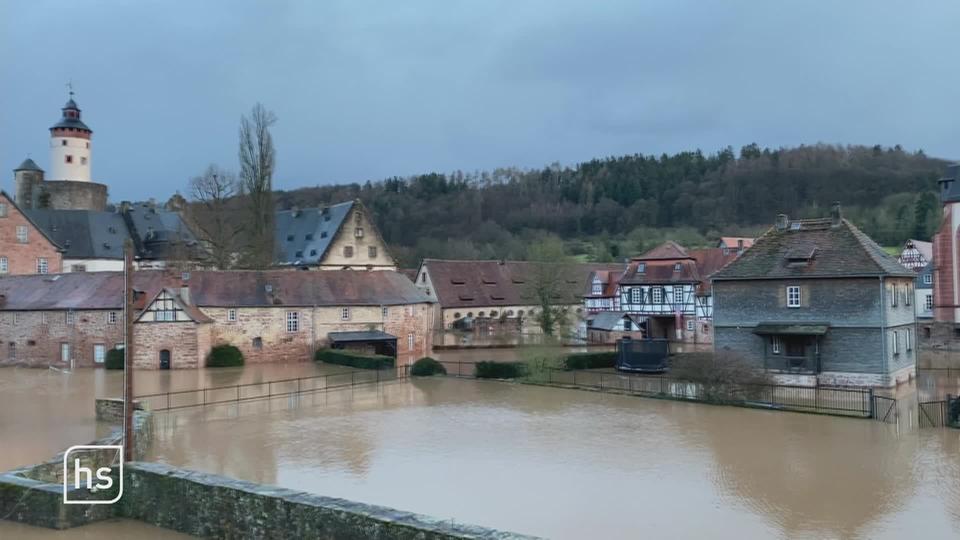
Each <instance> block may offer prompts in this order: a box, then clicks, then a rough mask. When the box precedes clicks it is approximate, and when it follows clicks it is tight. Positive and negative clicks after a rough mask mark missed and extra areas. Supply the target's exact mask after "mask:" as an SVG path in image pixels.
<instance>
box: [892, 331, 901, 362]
mask: <svg viewBox="0 0 960 540" xmlns="http://www.w3.org/2000/svg"><path fill="white" fill-rule="evenodd" d="M891 349H892V350H893V355H894V356H896V355H898V354H900V332H898V331H896V330H894V331H893V347H892V348H891Z"/></svg>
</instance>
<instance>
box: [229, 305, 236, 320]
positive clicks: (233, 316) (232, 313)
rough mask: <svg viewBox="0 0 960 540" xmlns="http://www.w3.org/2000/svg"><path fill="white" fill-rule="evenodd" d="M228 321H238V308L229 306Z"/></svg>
mask: <svg viewBox="0 0 960 540" xmlns="http://www.w3.org/2000/svg"><path fill="white" fill-rule="evenodd" d="M227 322H237V309H236V308H229V309H228V310H227Z"/></svg>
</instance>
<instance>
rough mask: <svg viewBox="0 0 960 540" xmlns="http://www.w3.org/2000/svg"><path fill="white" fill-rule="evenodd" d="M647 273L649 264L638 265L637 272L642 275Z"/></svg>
mask: <svg viewBox="0 0 960 540" xmlns="http://www.w3.org/2000/svg"><path fill="white" fill-rule="evenodd" d="M646 271H647V263H640V264H638V265H637V272H638V273H640V274H642V273H644V272H646Z"/></svg>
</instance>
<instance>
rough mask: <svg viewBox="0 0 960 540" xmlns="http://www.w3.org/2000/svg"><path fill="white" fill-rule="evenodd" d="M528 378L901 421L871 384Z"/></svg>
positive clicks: (465, 373)
mask: <svg viewBox="0 0 960 540" xmlns="http://www.w3.org/2000/svg"><path fill="white" fill-rule="evenodd" d="M440 363H441V364H443V366H444V367H445V368H446V370H447V375H448V376H455V377H474V376H475V372H474V365H473V363H470V362H440ZM522 379H523V380H524V382H531V383H539V384H547V385H551V386H564V387H571V388H582V389H590V390H598V391H601V392H616V393H621V394H629V395H635V396H643V397H653V398H661V399H675V400H682V401H697V402H703V403H721V404H726V405H738V406H745V407H755V408H764V409H777V410H786V411H796V412H809V413H819V414H831V415H838V416H851V417H858V418H875V419H877V420H880V421H884V422H895V421H896V419H897V406H896V405H897V400H896V399H894V398H891V397H886V396H879V395H875V394H874V392H873V390H872V389H869V388H849V387H828V386H797V385H786V384H730V383H726V384H710V383H703V382H695V381H689V380H684V379H678V378H673V377H669V376H666V375H643V374H636V373H629V374H628V373H620V372H616V371H604V370H564V369H560V368H552V367H539V368H537V369H536V372H535V373H527V375H526V376H524V377H523V378H522Z"/></svg>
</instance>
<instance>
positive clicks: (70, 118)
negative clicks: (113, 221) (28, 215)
mask: <svg viewBox="0 0 960 540" xmlns="http://www.w3.org/2000/svg"><path fill="white" fill-rule="evenodd" d="M92 137H93V130H92V129H90V128H89V127H88V126H87V125H86V124H85V123H84V122H83V120H82V119H81V111H80V107H78V106H77V102H76V101H74V100H73V92H70V99H69V100H68V101H67V103H66V104H65V105H64V106H63V108H62V109H61V117H60V120H59V121H58V122H57V123H56V124H54V125H52V126H51V127H50V175H49V177H46V176H45V174H44V170H43V169H41V168H40V167H38V166H37V164H36V163H35V162H34V161H33V160H32V159H30V158H27V159H26V160H24V162H23V163H21V164H20V166H19V167H17V168H16V169H14V171H13V176H14V184H15V187H16V189H15V199H16V202H17V205H19V206H20V208H22V209H24V210H32V209H39V208H50V209H54V210H95V211H102V210H104V209H105V208H106V206H107V186H106V185H105V184H100V183H97V182H93V181H92V180H91V174H90V167H91V165H92V148H91V146H90V144H91V139H92Z"/></svg>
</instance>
